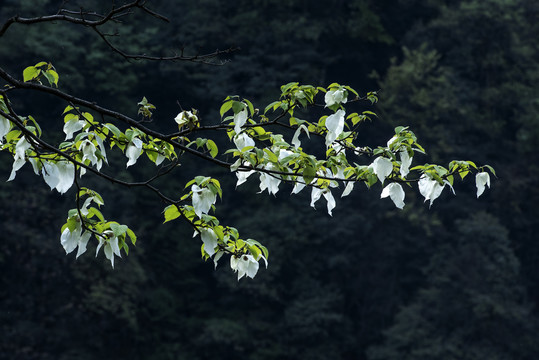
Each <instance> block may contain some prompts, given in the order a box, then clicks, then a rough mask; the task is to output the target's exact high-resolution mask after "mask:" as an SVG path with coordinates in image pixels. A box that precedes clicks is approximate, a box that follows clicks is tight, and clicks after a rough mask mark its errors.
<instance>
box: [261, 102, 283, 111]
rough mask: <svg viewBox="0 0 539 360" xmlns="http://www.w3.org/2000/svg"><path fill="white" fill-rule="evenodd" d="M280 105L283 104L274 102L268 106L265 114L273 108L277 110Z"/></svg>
mask: <svg viewBox="0 0 539 360" xmlns="http://www.w3.org/2000/svg"><path fill="white" fill-rule="evenodd" d="M280 104H281V102H280V101H274V102H272V103H271V104H269V105H268V106H266V108H265V109H264V114H265V113H267V112H268V111H269V109H271V108H273V110H275V109H276V108H277V107H279V105H280Z"/></svg>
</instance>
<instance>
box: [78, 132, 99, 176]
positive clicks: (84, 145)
mask: <svg viewBox="0 0 539 360" xmlns="http://www.w3.org/2000/svg"><path fill="white" fill-rule="evenodd" d="M79 150H80V151H82V162H85V161H86V160H90V163H91V164H92V165H97V170H100V169H101V165H102V161H101V160H99V159H98V158H97V156H96V155H95V152H96V151H97V148H96V147H95V145H94V144H93V143H92V142H91V141H90V140H88V139H86V140H84V141H82V142H81V144H80V146H79Z"/></svg>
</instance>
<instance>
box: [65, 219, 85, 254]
mask: <svg viewBox="0 0 539 360" xmlns="http://www.w3.org/2000/svg"><path fill="white" fill-rule="evenodd" d="M81 232H82V229H81V226H80V224H78V226H77V227H76V228H75V230H74V231H73V232H71V231H70V230H69V228H66V229H65V230H64V231H63V232H62V235H61V236H60V243H61V244H62V246H63V247H64V250H65V252H66V254H69V253H71V252H72V251H73V250H75V248H77V247H78V248H79V250H78V251H77V257H76V258H78V257H79V256H81V255H82V254H84V253H85V252H86V245H87V244H88V240H90V236H91V233H90V232H88V231H85V232H84V233H82V234H81Z"/></svg>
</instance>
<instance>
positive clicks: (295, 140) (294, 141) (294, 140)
mask: <svg viewBox="0 0 539 360" xmlns="http://www.w3.org/2000/svg"><path fill="white" fill-rule="evenodd" d="M302 131H303V132H304V133H305V134H307V137H308V138H309V139H310V138H311V135H310V134H311V133H310V132H309V129H308V128H307V126H305V125H300V126H298V128H297V129H296V131H295V132H294V136H293V137H292V145H294V146H295V148H296V149H297V148H299V147H300V145H301V141H299V135H300V133H301V132H302Z"/></svg>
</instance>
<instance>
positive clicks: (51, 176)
mask: <svg viewBox="0 0 539 360" xmlns="http://www.w3.org/2000/svg"><path fill="white" fill-rule="evenodd" d="M41 173H42V175H43V179H44V180H45V182H46V183H47V185H49V187H50V188H51V190H52V189H56V190H57V191H58V192H59V193H60V194H63V193H65V192H66V191H67V190H69V189H70V188H71V186H73V182H74V181H75V165H73V163H71V162H69V161H58V162H56V163H54V162H49V161H45V162H43V168H42V169H41Z"/></svg>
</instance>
